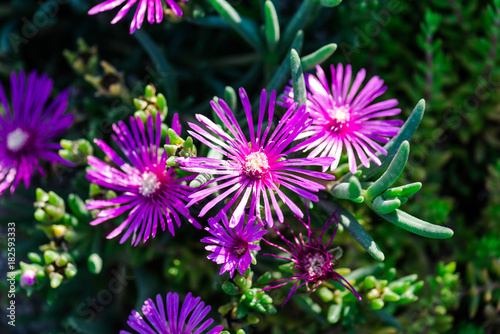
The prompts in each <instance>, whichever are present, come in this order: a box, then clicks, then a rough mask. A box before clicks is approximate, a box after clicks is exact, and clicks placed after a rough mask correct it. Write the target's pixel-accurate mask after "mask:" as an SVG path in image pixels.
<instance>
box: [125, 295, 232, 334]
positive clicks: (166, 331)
mask: <svg viewBox="0 0 500 334" xmlns="http://www.w3.org/2000/svg"><path fill="white" fill-rule="evenodd" d="M156 304H157V305H158V307H157V305H155V303H154V302H153V301H152V300H151V299H148V300H146V301H145V302H144V305H142V308H141V310H142V313H143V314H144V318H146V319H144V318H143V317H142V316H141V315H140V314H139V312H137V311H135V310H132V314H131V315H130V316H129V318H128V321H127V324H128V325H129V326H130V327H131V328H132V329H133V330H134V331H135V332H136V333H139V334H203V333H206V334H219V333H220V332H221V331H222V330H223V329H224V328H223V327H222V326H215V327H213V328H212V329H209V327H210V326H211V325H212V324H213V322H214V319H212V318H209V319H207V320H204V319H205V318H206V316H207V315H208V313H209V312H210V310H211V307H210V306H208V305H207V306H205V303H204V302H202V301H201V298H200V297H197V298H194V297H193V296H192V294H191V292H190V293H188V294H187V296H186V298H185V299H184V302H183V303H182V307H181V308H180V309H179V295H178V294H177V293H175V292H174V293H172V292H169V293H168V294H167V298H166V303H165V305H164V304H163V298H162V297H161V295H157V296H156ZM165 310H167V312H166V314H165ZM146 320H147V321H146ZM202 321H203V322H202ZM120 334H132V333H130V332H127V331H124V330H122V331H120Z"/></svg>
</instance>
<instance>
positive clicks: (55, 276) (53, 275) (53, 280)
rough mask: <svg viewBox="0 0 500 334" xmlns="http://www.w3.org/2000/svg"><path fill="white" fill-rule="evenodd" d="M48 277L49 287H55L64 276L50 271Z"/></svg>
mask: <svg viewBox="0 0 500 334" xmlns="http://www.w3.org/2000/svg"><path fill="white" fill-rule="evenodd" d="M49 279H50V287H51V288H52V289H56V288H58V287H59V285H61V283H62V281H63V279H64V277H63V275H61V274H59V273H56V272H52V273H50V274H49Z"/></svg>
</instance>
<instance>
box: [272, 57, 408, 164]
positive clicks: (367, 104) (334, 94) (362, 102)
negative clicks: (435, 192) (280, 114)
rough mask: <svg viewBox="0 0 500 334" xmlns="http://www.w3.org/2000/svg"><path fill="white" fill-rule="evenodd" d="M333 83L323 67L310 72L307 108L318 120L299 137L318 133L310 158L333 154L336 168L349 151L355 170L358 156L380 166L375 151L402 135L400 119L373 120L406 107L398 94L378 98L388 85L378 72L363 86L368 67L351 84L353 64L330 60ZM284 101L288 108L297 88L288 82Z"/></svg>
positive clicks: (368, 162)
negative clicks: (333, 63)
mask: <svg viewBox="0 0 500 334" xmlns="http://www.w3.org/2000/svg"><path fill="white" fill-rule="evenodd" d="M331 72H332V84H331V87H330V86H329V85H328V81H327V79H326V76H325V73H324V72H323V70H322V69H321V67H320V66H316V76H314V75H312V74H306V78H305V79H306V80H305V81H306V87H307V90H308V92H307V102H306V105H307V111H308V112H309V113H310V115H311V118H312V119H313V122H312V124H311V126H309V128H308V129H307V131H304V132H303V133H301V134H300V136H299V137H298V139H303V138H313V139H314V140H309V144H308V145H307V146H306V147H305V149H304V151H309V150H312V151H311V152H310V153H309V156H308V157H309V158H312V157H316V156H321V157H325V156H329V157H334V158H335V160H334V162H333V164H332V165H331V170H334V169H335V168H337V166H338V164H339V161H340V155H341V154H342V151H343V150H344V147H345V151H346V152H347V156H348V160H349V170H350V171H351V173H355V172H356V171H357V167H356V155H357V157H358V159H359V160H360V161H361V163H362V164H363V166H365V167H369V166H370V159H371V160H372V161H373V162H375V163H376V164H377V165H380V163H381V162H380V159H379V158H378V157H377V156H376V155H375V153H376V152H378V153H380V154H384V155H386V154H387V151H386V150H385V149H384V148H383V147H382V146H381V145H380V144H379V143H383V144H384V143H387V142H388V141H389V139H390V138H391V137H393V136H395V135H397V133H398V131H399V127H400V126H401V125H403V121H400V120H373V119H374V118H378V117H387V116H394V115H397V114H399V113H400V112H401V109H399V108H394V107H395V106H397V104H398V101H397V100H396V99H390V100H385V101H381V102H377V103H373V104H371V103H372V102H373V100H375V99H376V98H377V97H379V96H381V95H382V94H383V93H384V92H385V91H386V90H387V87H386V86H383V84H384V81H383V80H382V79H380V78H379V77H377V76H375V77H373V78H371V79H370V80H369V81H368V83H367V84H366V85H365V86H364V87H363V88H362V89H361V90H360V88H361V85H362V84H363V80H364V79H365V76H366V71H365V70H364V69H361V71H359V72H358V73H357V74H356V78H355V79H354V82H352V85H351V79H352V69H351V65H347V66H346V68H345V73H344V67H343V66H342V64H338V65H337V68H336V69H335V67H334V66H333V65H331ZM282 99H283V102H279V104H280V105H282V106H284V107H286V108H288V107H289V106H291V105H292V104H293V103H294V102H293V89H292V88H291V87H289V86H288V87H286V88H285V92H284V94H283V96H282Z"/></svg>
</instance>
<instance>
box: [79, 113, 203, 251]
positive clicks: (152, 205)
mask: <svg viewBox="0 0 500 334" xmlns="http://www.w3.org/2000/svg"><path fill="white" fill-rule="evenodd" d="M173 123H174V124H173V125H172V129H174V131H175V132H176V133H178V134H180V124H179V120H178V117H177V115H175V117H174V122H173ZM113 130H114V132H115V135H112V138H113V140H114V141H115V143H116V144H117V145H118V147H119V148H120V150H121V151H122V153H123V154H124V155H125V156H126V157H127V159H128V160H129V161H130V163H131V164H132V165H130V164H128V163H127V162H126V161H125V160H123V159H122V158H121V157H120V156H119V155H118V154H117V153H116V152H115V151H114V150H113V149H112V148H110V147H109V146H108V145H106V144H105V143H104V142H103V141H102V140H99V139H94V142H95V143H96V144H97V146H99V147H100V148H101V150H103V152H104V153H105V154H106V155H107V156H108V158H109V159H110V160H111V161H112V162H113V163H114V164H115V165H116V166H117V167H118V168H119V169H118V168H115V167H113V166H109V165H108V164H107V163H105V162H103V161H101V160H99V159H97V158H95V157H88V163H89V165H90V166H92V167H93V169H88V170H87V179H88V180H89V181H91V182H94V183H95V184H97V185H99V186H102V187H105V188H108V189H112V190H115V191H119V192H122V194H121V195H119V196H117V197H116V198H113V199H105V200H94V201H91V202H90V203H89V204H88V205H87V208H88V209H103V208H106V207H111V208H109V209H105V210H102V211H100V212H99V213H98V214H97V217H98V218H97V219H95V220H94V221H92V222H91V223H90V224H91V225H97V224H100V223H102V222H104V221H106V220H109V219H112V218H115V217H117V216H119V215H121V214H123V213H125V212H127V211H128V217H127V218H126V219H125V221H124V222H123V223H121V224H120V226H118V227H117V228H116V229H115V230H114V231H113V232H111V233H110V234H109V235H108V236H107V238H108V239H111V238H114V237H116V236H117V235H118V234H120V233H122V232H123V231H124V230H125V229H126V228H127V227H128V230H127V232H125V234H124V235H123V236H122V238H121V240H120V243H123V242H125V240H127V238H128V237H129V236H130V235H131V234H132V233H133V234H134V235H133V238H132V244H133V245H134V246H137V244H138V243H139V240H140V239H141V238H143V242H146V240H148V238H149V237H150V236H151V237H153V238H154V237H155V235H156V230H157V227H158V223H160V225H161V228H162V230H163V231H165V223H166V225H167V227H168V230H169V231H170V233H171V234H172V235H175V232H174V221H175V223H176V224H177V226H180V224H181V221H180V218H179V215H178V213H180V214H181V215H183V216H184V217H186V218H187V219H188V221H189V222H191V223H192V224H193V225H195V226H196V227H197V228H201V226H200V225H199V224H198V222H196V221H195V220H194V219H193V218H192V217H191V215H190V214H189V210H188V209H187V208H186V205H185V201H187V196H188V195H189V194H190V188H189V187H188V186H186V185H183V184H182V182H183V181H189V180H190V179H192V177H188V178H179V179H176V178H175V177H176V171H175V169H174V168H172V167H168V166H167V155H166V152H165V151H164V150H163V148H161V144H160V141H161V120H160V114H159V113H158V114H157V117H156V121H155V124H154V125H153V118H152V117H151V115H150V116H149V117H148V119H147V125H146V127H145V126H144V123H143V122H142V121H141V119H140V118H134V117H130V128H129V127H127V126H126V125H125V123H123V122H122V121H120V122H119V123H118V125H116V124H113ZM115 206H117V207H115ZM164 217H165V219H164Z"/></svg>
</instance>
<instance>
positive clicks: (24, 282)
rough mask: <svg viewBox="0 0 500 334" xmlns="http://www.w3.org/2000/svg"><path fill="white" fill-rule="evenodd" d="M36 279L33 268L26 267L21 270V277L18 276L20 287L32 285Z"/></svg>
mask: <svg viewBox="0 0 500 334" xmlns="http://www.w3.org/2000/svg"><path fill="white" fill-rule="evenodd" d="M35 281H36V272H35V271H34V270H33V269H28V270H25V271H23V273H22V274H21V277H20V278H19V282H20V283H21V287H23V288H24V287H27V286H32V285H34V284H35Z"/></svg>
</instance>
